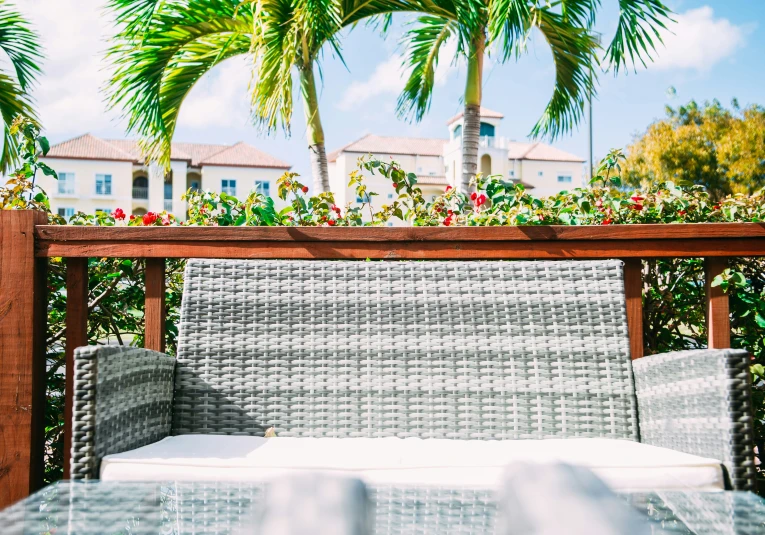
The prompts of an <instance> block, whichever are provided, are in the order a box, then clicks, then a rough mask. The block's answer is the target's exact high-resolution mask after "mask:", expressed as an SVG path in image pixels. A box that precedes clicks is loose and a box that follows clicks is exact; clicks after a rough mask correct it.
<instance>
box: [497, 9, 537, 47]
mask: <svg viewBox="0 0 765 535" xmlns="http://www.w3.org/2000/svg"><path fill="white" fill-rule="evenodd" d="M536 13H537V10H536V9H533V5H530V3H529V2H528V0H495V1H494V2H491V3H490V5H489V25H488V34H489V35H488V37H489V42H496V43H499V47H500V51H501V53H502V61H507V60H509V59H510V58H511V57H516V58H517V57H518V56H519V55H520V54H521V53H522V52H523V51H524V50H526V43H527V41H528V38H529V34H530V32H531V28H532V27H533V26H535V24H536V21H535V16H536Z"/></svg>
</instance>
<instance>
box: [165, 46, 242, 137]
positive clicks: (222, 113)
mask: <svg viewBox="0 0 765 535" xmlns="http://www.w3.org/2000/svg"><path fill="white" fill-rule="evenodd" d="M251 77H252V59H251V58H250V57H245V56H240V57H235V58H231V59H229V60H227V61H225V62H224V63H222V64H220V65H218V66H217V67H215V68H214V69H213V70H212V71H211V72H209V73H207V74H206V75H205V76H204V77H203V78H202V79H201V80H200V81H199V82H197V84H196V85H195V86H194V88H193V89H192V90H191V92H190V93H189V96H188V97H187V98H186V100H185V101H184V103H183V106H182V107H181V113H180V115H179V116H178V126H179V127H188V128H208V127H216V126H217V127H240V126H244V125H246V124H249V116H250V104H249V102H250V101H249V96H248V90H247V88H248V87H249V84H250V80H251Z"/></svg>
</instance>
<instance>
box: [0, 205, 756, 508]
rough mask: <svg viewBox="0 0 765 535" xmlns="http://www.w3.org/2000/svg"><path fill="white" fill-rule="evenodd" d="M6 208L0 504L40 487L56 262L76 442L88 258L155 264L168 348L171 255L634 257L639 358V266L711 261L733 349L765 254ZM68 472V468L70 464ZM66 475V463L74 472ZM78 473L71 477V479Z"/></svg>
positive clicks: (619, 229)
mask: <svg viewBox="0 0 765 535" xmlns="http://www.w3.org/2000/svg"><path fill="white" fill-rule="evenodd" d="M45 219H46V218H45V216H44V215H43V214H39V213H35V212H27V211H5V212H0V337H1V338H0V426H1V427H0V429H1V430H2V437H0V440H1V441H2V442H0V445H1V446H2V447H3V451H2V461H1V462H2V464H1V465H0V507H1V506H3V505H7V504H8V503H11V502H13V501H15V500H17V499H19V498H22V497H23V496H25V495H26V494H28V493H29V492H30V491H31V490H33V489H35V488H37V487H38V486H39V485H40V482H41V477H42V454H43V449H42V448H43V442H44V441H43V427H42V425H43V420H42V416H43V410H44V404H45V385H44V377H45V347H44V345H45V322H46V303H47V301H46V296H45V288H46V279H45V277H46V275H45V270H46V264H47V258H50V257H63V258H65V259H66V266H67V312H66V328H67V333H66V425H67V428H66V434H65V436H66V446H65V448H66V449H65V451H66V453H67V457H68V453H69V451H70V450H69V444H70V442H69V437H70V436H71V433H70V432H69V431H70V430H69V425H70V423H71V406H72V403H71V401H72V355H73V351H74V348H75V347H78V346H82V345H86V344H87V311H88V303H87V288H88V272H87V258H88V257H98V258H102V257H113V258H146V259H147V269H146V272H145V273H146V309H145V329H146V333H145V334H146V336H145V346H146V347H147V348H150V349H155V350H158V351H162V350H164V340H165V333H164V323H165V320H164V318H165V306H164V294H165V288H164V284H165V273H164V268H165V262H164V259H165V258H194V257H196V258H291V259H305V260H311V259H357V260H363V259H366V258H370V259H387V260H396V259H566V258H578V259H587V258H589V259H592V258H621V259H623V260H624V261H625V292H626V299H627V320H628V325H629V330H630V344H631V352H632V356H633V358H639V357H641V356H642V355H643V324H642V317H643V314H642V287H643V283H642V270H641V259H648V258H683V257H685V258H688V257H692V258H694V257H700V258H705V266H706V279H707V327H708V333H709V346H710V347H718V348H721V347H728V346H729V344H730V319H729V309H728V299H727V296H726V295H725V294H724V293H722V292H721V291H720V290H719V288H713V287H711V286H710V285H709V281H711V280H712V279H713V278H714V277H715V276H716V275H717V274H718V273H720V272H722V270H723V269H724V268H725V266H726V265H727V261H728V260H727V259H728V258H729V257H751V256H765V225H763V224H755V223H725V224H718V223H715V224H672V225H622V226H602V227H601V226H598V227H588V226H581V227H570V226H565V227H564V226H533V227H450V228H445V227H438V228H436V227H431V228H330V227H323V228H315V227H271V228H269V227H148V228H141V227H78V226H49V225H44V224H42V223H44V222H45ZM67 467H68V463H67ZM67 469H68V468H67ZM67 474H68V472H67Z"/></svg>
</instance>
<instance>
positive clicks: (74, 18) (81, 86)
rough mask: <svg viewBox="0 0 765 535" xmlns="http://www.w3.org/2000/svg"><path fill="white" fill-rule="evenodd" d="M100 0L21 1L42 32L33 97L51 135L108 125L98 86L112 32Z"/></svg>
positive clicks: (112, 120) (110, 117)
mask: <svg viewBox="0 0 765 535" xmlns="http://www.w3.org/2000/svg"><path fill="white" fill-rule="evenodd" d="M104 4H105V1H104V0H27V1H25V2H24V3H23V5H20V7H22V9H23V11H24V14H25V15H26V16H27V17H29V19H30V20H31V22H32V24H33V25H34V27H35V29H36V30H37V31H38V32H39V33H40V35H41V38H42V45H43V47H44V49H45V56H46V59H45V61H44V63H43V76H41V77H40V84H39V87H38V88H37V89H36V90H35V92H34V96H35V99H36V101H37V103H38V109H39V112H40V119H41V120H42V123H43V125H45V128H46V131H47V132H49V133H50V134H53V135H57V134H72V133H74V132H78V133H79V132H83V131H93V130H103V129H109V128H112V127H114V126H116V118H117V116H118V115H119V114H118V113H116V112H108V111H107V107H106V104H105V96H104V94H103V93H102V91H101V89H102V88H103V87H104V85H105V83H106V80H107V79H108V72H107V71H106V70H105V61H104V59H103V57H104V51H105V50H106V49H107V48H108V44H107V37H108V35H110V34H111V33H112V29H111V24H110V23H109V17H106V16H104V11H105V8H104Z"/></svg>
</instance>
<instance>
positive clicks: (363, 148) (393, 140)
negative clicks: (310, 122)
mask: <svg viewBox="0 0 765 535" xmlns="http://www.w3.org/2000/svg"><path fill="white" fill-rule="evenodd" d="M448 142H449V140H448V139H441V138H423V137H387V136H376V135H374V134H367V135H366V136H364V137H362V138H361V139H358V140H356V141H354V142H352V143H348V144H347V145H345V146H344V147H341V148H339V149H337V150H335V151H333V152H331V153H329V156H327V160H329V161H330V162H334V161H335V160H337V157H338V156H340V153H342V152H360V153H372V154H411V155H417V156H442V155H443V153H444V145H445V144H446V143H448Z"/></svg>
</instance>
